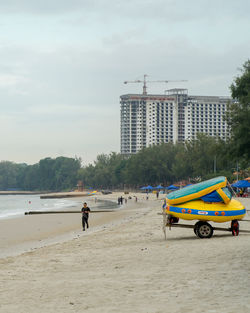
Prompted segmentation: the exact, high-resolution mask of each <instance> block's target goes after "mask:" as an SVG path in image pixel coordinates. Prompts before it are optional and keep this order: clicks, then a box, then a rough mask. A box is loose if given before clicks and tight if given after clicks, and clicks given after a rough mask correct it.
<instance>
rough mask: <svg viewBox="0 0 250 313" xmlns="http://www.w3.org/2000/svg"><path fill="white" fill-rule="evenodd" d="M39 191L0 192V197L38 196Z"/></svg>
mask: <svg viewBox="0 0 250 313" xmlns="http://www.w3.org/2000/svg"><path fill="white" fill-rule="evenodd" d="M41 193H44V192H41V191H19V190H18V191H0V196H1V195H2V196H8V195H40V194H41Z"/></svg>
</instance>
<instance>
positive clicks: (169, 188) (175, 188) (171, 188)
mask: <svg viewBox="0 0 250 313" xmlns="http://www.w3.org/2000/svg"><path fill="white" fill-rule="evenodd" d="M167 189H168V190H177V189H179V187H176V186H174V185H170V186H169V187H167Z"/></svg>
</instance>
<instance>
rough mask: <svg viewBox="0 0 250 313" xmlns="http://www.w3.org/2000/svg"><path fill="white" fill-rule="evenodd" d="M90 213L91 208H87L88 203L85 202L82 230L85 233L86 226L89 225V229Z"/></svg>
mask: <svg viewBox="0 0 250 313" xmlns="http://www.w3.org/2000/svg"><path fill="white" fill-rule="evenodd" d="M89 212H90V208H89V207H88V206H87V203H86V202H84V203H83V207H82V230H83V231H85V224H86V225H87V228H89V223H88V219H89Z"/></svg>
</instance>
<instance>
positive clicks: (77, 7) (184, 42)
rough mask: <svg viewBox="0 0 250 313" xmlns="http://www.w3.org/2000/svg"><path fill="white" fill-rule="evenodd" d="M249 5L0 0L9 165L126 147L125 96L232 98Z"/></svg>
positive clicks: (246, 48) (1, 125)
mask: <svg viewBox="0 0 250 313" xmlns="http://www.w3.org/2000/svg"><path fill="white" fill-rule="evenodd" d="M249 12H250V1H249V0H237V1H235V0H189V1H186V0H127V1H124V0H108V1H107V0H36V1H34V0H8V1H6V0H0V134H1V136H0V161H1V160H8V161H12V162H15V163H27V164H34V163H37V162H39V160H40V159H43V158H45V157H51V158H56V157H58V156H65V157H81V159H82V164H83V165H87V164H89V163H91V162H93V161H94V160H95V159H96V156H97V155H98V154H101V153H110V152H111V151H115V152H119V151H120V104H119V97H120V95H122V94H127V93H141V92H142V84H140V83H137V84H136V83H135V84H133V83H131V84H124V81H126V80H130V81H133V80H138V79H139V80H142V79H143V75H144V74H147V75H148V80H188V81H187V82H178V83H177V82H175V83H174V82H169V83H168V84H165V83H157V84H155V83H151V84H150V83H148V93H161V94H164V90H166V89H170V88H187V89H188V92H189V94H190V95H217V96H230V89H229V86H230V85H231V83H232V82H233V80H234V79H235V77H236V76H238V75H240V71H239V68H241V66H242V64H243V63H244V62H245V61H247V59H249V58H250V36H249V30H250V18H249Z"/></svg>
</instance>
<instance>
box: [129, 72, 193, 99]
mask: <svg viewBox="0 0 250 313" xmlns="http://www.w3.org/2000/svg"><path fill="white" fill-rule="evenodd" d="M147 76H148V75H147V74H144V75H143V77H144V78H143V80H139V79H137V80H126V81H125V82H124V84H130V83H143V91H142V94H143V95H144V96H146V95H147V83H169V82H187V80H146V77H147Z"/></svg>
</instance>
